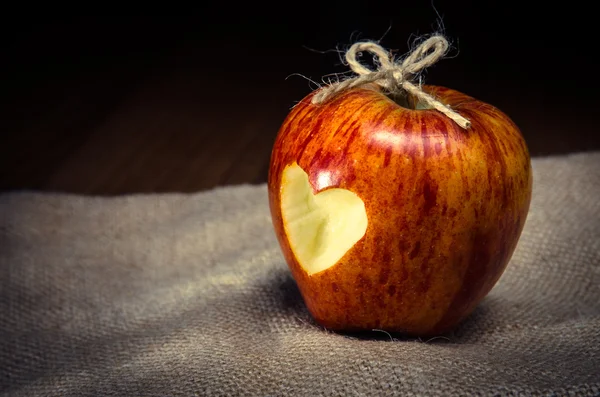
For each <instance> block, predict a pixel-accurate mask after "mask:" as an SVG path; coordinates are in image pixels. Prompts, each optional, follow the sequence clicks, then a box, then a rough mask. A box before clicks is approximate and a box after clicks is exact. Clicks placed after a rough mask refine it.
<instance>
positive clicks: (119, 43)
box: [0, 19, 600, 195]
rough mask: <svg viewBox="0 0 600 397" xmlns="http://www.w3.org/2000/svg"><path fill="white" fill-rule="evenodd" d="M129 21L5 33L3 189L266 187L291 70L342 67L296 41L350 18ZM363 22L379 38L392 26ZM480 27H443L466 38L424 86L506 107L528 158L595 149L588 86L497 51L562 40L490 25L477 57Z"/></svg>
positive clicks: (298, 89) (398, 41) (333, 39)
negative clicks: (317, 27) (321, 25)
mask: <svg viewBox="0 0 600 397" xmlns="http://www.w3.org/2000/svg"><path fill="white" fill-rule="evenodd" d="M182 21H183V22H182ZM134 22H135V23H133V24H132V23H131V21H128V20H118V21H111V23H105V22H103V21H102V20H101V19H93V20H91V21H86V20H81V19H75V20H71V21H68V22H63V23H61V24H48V23H46V24H29V25H26V27H24V28H22V30H21V31H17V32H13V35H12V36H10V37H8V38H6V39H5V40H8V41H7V42H8V44H9V47H10V48H9V51H8V54H9V55H8V56H10V57H11V60H10V61H9V62H5V67H6V68H7V69H6V70H5V72H4V76H5V77H4V82H5V84H4V90H3V103H4V105H3V111H2V119H1V120H0V127H1V130H2V136H1V138H0V139H1V141H0V150H1V153H0V189H1V190H3V191H7V190H21V189H28V190H40V191H62V192H71V193H84V194H100V195H113V194H128V193H150V192H173V191H177V192H196V191H202V190H206V189H210V188H213V187H215V186H221V185H231V184H240V183H262V182H264V181H266V176H267V170H268V161H269V156H270V150H271V145H272V143H273V140H274V139H275V136H276V133H277V130H278V128H279V125H280V123H281V122H282V121H283V118H284V117H285V115H286V114H287V112H288V110H289V109H290V107H291V106H292V105H293V104H294V102H295V101H297V100H299V99H301V98H302V97H303V96H304V95H306V94H307V93H308V92H309V90H310V89H311V87H314V85H310V84H309V83H308V82H307V80H305V79H303V78H301V77H298V76H290V75H291V74H293V73H302V74H304V75H306V76H309V77H311V78H313V79H315V80H318V79H319V77H320V76H322V75H324V74H326V73H328V72H340V71H344V70H345V69H344V66H343V65H341V64H340V62H339V58H338V55H337V54H335V53H331V52H329V53H319V52H316V51H309V50H308V49H306V48H305V47H303V45H308V46H313V45H314V46H321V47H320V48H319V49H327V48H332V47H334V46H335V45H336V43H339V42H340V41H342V40H345V41H346V42H350V34H351V32H352V23H350V22H348V24H347V25H344V26H339V27H338V29H337V31H336V32H337V33H331V34H329V35H327V34H324V35H318V34H317V33H318V32H314V31H312V30H311V32H312V33H310V32H309V31H308V30H307V29H304V30H303V29H302V25H301V24H299V23H298V24H293V23H289V21H287V22H286V21H283V22H279V23H276V24H273V25H268V22H267V21H259V22H255V23H253V24H247V25H245V26H242V28H243V29H242V28H240V26H239V24H237V25H236V24H235V23H234V22H230V23H231V25H219V26H216V27H215V26H205V27H204V28H202V29H200V30H199V29H198V28H197V25H196V24H195V23H192V22H191V21H190V19H182V20H177V19H172V20H168V21H164V20H159V19H152V20H142V21H140V20H136V21H134ZM265 24H267V25H265ZM290 24H291V25H290ZM234 25H235V26H236V27H237V28H239V30H237V31H233V30H232V29H233V28H232V26H234ZM265 26H266V27H265ZM373 26H376V28H375V29H373ZM361 28H363V29H364V30H365V31H369V29H371V32H375V33H372V34H381V33H382V32H383V33H385V30H386V29H387V26H385V27H382V26H380V25H377V24H375V23H373V24H372V25H369V26H365V25H361ZM413 28H414V26H406V27H403V28H402V29H400V28H397V29H396V31H393V33H391V34H390V33H388V35H387V36H386V38H385V40H384V42H383V44H384V45H388V46H396V47H397V48H398V49H400V50H401V52H404V51H406V50H407V46H406V39H405V38H406V37H408V33H409V32H412V31H414V30H415V29H413ZM261 29H262V30H261ZM478 29H479V30H478ZM481 29H483V28H481V27H473V28H472V31H461V30H460V29H455V30H454V31H453V32H449V33H455V34H456V35H457V36H460V37H464V38H463V39H462V43H461V45H460V50H461V51H460V53H459V54H458V55H457V56H456V57H455V58H452V59H446V60H443V61H441V62H440V63H439V65H436V66H435V68H432V70H431V71H430V72H428V73H427V75H426V76H425V77H426V79H427V82H429V83H433V84H443V85H447V86H451V87H453V88H457V89H460V90H463V91H465V92H466V93H468V94H471V95H473V96H476V97H479V98H480V99H483V100H486V101H488V102H491V103H493V104H494V105H496V106H498V107H500V108H501V109H503V110H504V111H505V112H507V113H508V114H509V115H510V116H511V117H512V118H513V119H514V120H515V121H516V122H517V124H518V125H519V126H520V127H521V129H522V131H523V134H524V135H525V138H526V140H527V141H528V144H529V147H530V150H531V152H532V154H533V155H534V156H541V155H547V154H557V153H569V152H576V151H581V150H596V149H600V139H599V135H600V134H598V133H597V127H596V125H597V122H596V120H595V118H596V117H597V113H598V111H597V109H596V106H597V104H598V103H597V101H595V97H596V95H595V92H594V91H593V89H592V88H591V86H587V88H588V89H579V88H576V87H574V86H573V85H572V84H569V82H565V81H562V80H561V81H557V80H554V79H553V77H556V76H557V75H556V74H555V73H556V70H548V69H547V68H543V69H542V68H539V67H538V66H537V63H536V62H534V60H530V61H527V60H526V61H525V62H524V63H522V64H520V65H519V66H511V65H513V63H511V62H512V61H511V60H510V59H506V58H505V57H504V56H503V55H502V52H503V51H504V52H506V51H515V52H516V53H517V54H521V55H522V54H525V53H528V54H529V55H530V56H532V57H533V58H535V57H536V56H540V57H541V56H542V55H543V54H546V53H548V52H551V51H561V50H562V48H552V49H549V48H548V47H541V48H540V47H535V46H534V45H533V44H534V40H531V42H527V41H526V42H525V43H523V41H522V40H520V39H519V40H520V41H519V40H517V38H516V36H515V37H513V38H510V37H508V38H505V37H504V36H501V35H499V34H498V33H496V31H494V30H493V26H492V27H491V28H489V30H488V31H487V33H485V32H483V33H480V34H482V35H485V34H487V36H486V37H487V38H488V39H490V38H493V37H495V38H497V39H498V38H500V39H498V40H497V43H499V44H498V45H499V46H500V48H499V51H495V52H492V51H489V50H485V51H484V50H481V49H480V48H478V45H479V44H480V42H476V41H475V39H474V38H475V37H476V36H477V33H478V32H482V30H481ZM501 38H505V40H504V41H503V40H501ZM469 39H471V41H469ZM511 40H512V41H511ZM555 45H557V46H559V44H555ZM502 46H503V47H502ZM528 47H529V48H528ZM11 51H12V52H11ZM519 51H521V52H519ZM576 56H579V57H580V58H577V59H575V60H571V62H576V65H575V66H578V67H579V69H578V70H579V72H586V70H587V69H589V70H592V69H593V70H595V68H596V66H597V65H595V64H594V63H593V62H595V61H591V59H592V58H586V57H584V58H581V54H579V55H576ZM572 66H573V65H572ZM559 75H560V73H559ZM562 76H565V74H564V73H563V74H562ZM288 77H289V78H288ZM559 80H560V79H559ZM590 91H591V92H590Z"/></svg>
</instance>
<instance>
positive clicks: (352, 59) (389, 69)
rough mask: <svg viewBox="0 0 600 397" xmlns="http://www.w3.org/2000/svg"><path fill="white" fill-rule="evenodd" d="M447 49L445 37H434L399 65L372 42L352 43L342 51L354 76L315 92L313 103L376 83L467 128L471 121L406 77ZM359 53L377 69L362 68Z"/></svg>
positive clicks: (432, 61) (430, 63) (386, 52)
mask: <svg viewBox="0 0 600 397" xmlns="http://www.w3.org/2000/svg"><path fill="white" fill-rule="evenodd" d="M447 50H448V41H447V40H446V38H445V37H443V36H440V35H435V36H432V37H430V38H429V39H427V40H425V41H424V42H423V43H421V45H419V46H418V47H417V48H416V49H415V50H414V51H413V52H411V53H410V54H409V55H408V56H407V57H406V58H405V59H404V60H403V61H402V62H399V61H398V62H394V60H393V58H392V56H391V55H390V54H389V53H388V51H386V50H385V49H384V48H383V47H381V46H380V45H379V44H376V43H373V42H360V43H355V44H353V45H352V47H350V49H349V50H348V51H347V52H346V61H347V62H348V65H349V66H350V68H351V69H352V71H353V72H355V73H356V74H358V76H357V77H354V78H351V79H347V80H343V81H340V82H337V83H333V84H330V85H329V86H327V87H324V88H322V89H321V90H320V91H319V92H317V93H316V94H315V95H314V96H313V98H312V103H313V104H321V103H323V102H325V101H327V100H328V99H330V98H332V97H334V96H335V95H337V94H338V93H340V92H342V91H345V90H348V89H350V88H354V87H358V86H361V85H364V84H369V83H376V84H378V85H379V86H381V87H383V88H385V89H387V90H388V91H390V92H392V93H393V92H395V91H397V90H398V89H402V90H404V91H405V92H408V93H409V94H411V95H413V96H414V97H416V98H418V99H419V100H420V101H421V102H422V103H425V104H427V105H428V106H429V107H430V108H432V109H435V110H437V111H439V112H441V113H443V114H444V115H446V116H447V117H449V118H450V119H452V120H453V121H454V122H456V124H458V125H459V126H461V127H462V128H464V129H467V128H469V127H470V126H471V122H470V121H469V120H468V119H466V118H465V117H463V116H461V115H460V114H459V113H458V112H456V111H454V110H452V109H451V108H450V107H449V106H447V105H445V104H443V103H442V102H440V101H438V100H437V99H435V98H434V97H433V96H431V95H429V94H427V93H426V92H424V91H423V90H422V89H421V87H420V86H417V85H415V84H413V83H412V82H411V81H409V78H410V77H412V76H414V75H416V74H417V73H419V72H420V71H422V70H423V69H425V68H427V67H428V66H431V65H433V64H434V63H436V62H437V61H438V60H439V59H440V58H441V57H443V56H444V54H445V53H446V51H447ZM362 51H367V52H370V53H372V54H374V55H376V56H377V59H378V60H379V65H380V66H379V69H378V70H371V69H369V68H367V67H365V66H364V65H362V64H361V63H360V62H359V61H358V60H357V59H356V58H357V54H358V53H359V52H362Z"/></svg>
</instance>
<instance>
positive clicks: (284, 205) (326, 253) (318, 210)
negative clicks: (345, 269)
mask: <svg viewBox="0 0 600 397" xmlns="http://www.w3.org/2000/svg"><path fill="white" fill-rule="evenodd" d="M282 178H283V179H282V181H281V191H280V192H281V193H280V194H281V214H282V218H283V226H284V228H285V233H286V235H287V236H288V239H289V243H290V246H291V249H292V252H293V253H294V255H295V256H296V260H297V261H298V263H299V264H300V266H301V267H302V268H303V269H304V270H305V271H306V272H307V273H308V275H312V274H315V273H318V272H321V271H323V270H326V269H328V268H330V267H331V266H333V265H335V264H336V263H337V262H338V261H339V260H340V259H341V258H342V257H343V256H344V255H345V254H346V252H348V251H349V250H350V248H352V247H353V246H354V245H355V244H356V243H357V242H358V241H359V240H360V239H361V238H362V237H363V236H364V235H365V233H366V231H367V224H368V219H367V211H366V209H365V204H364V202H363V201H362V200H361V199H360V197H358V196H357V195H356V194H355V193H353V192H351V191H349V190H345V189H341V188H330V189H326V190H323V191H321V192H319V193H317V194H314V193H313V189H312V187H311V185H310V182H309V180H308V175H307V174H306V172H305V171H304V170H303V169H302V168H301V167H300V166H299V165H298V164H297V163H296V162H294V163H292V164H290V165H288V166H287V167H286V168H285V170H284V171H283V175H282Z"/></svg>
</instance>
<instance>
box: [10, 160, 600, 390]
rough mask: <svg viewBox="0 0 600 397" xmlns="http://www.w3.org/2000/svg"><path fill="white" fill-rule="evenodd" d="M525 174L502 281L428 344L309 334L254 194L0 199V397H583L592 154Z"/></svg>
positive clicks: (593, 225)
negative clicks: (520, 216) (527, 195)
mask: <svg viewBox="0 0 600 397" xmlns="http://www.w3.org/2000/svg"><path fill="white" fill-rule="evenodd" d="M533 167H534V178H535V179H534V195H533V201H532V205H531V209H530V213H529V217H528V220H527V224H526V226H525V230H524V232H523V235H522V238H521V240H520V242H519V245H518V247H517V250H516V252H515V254H514V255H513V258H512V260H511V263H510V264H509V266H508V268H507V271H506V272H505V273H504V275H503V277H502V278H501V280H500V282H499V283H498V284H497V285H496V287H495V288H494V289H493V290H492V292H491V293H490V294H489V295H488V297H487V298H486V299H485V300H484V301H483V302H482V303H481V304H480V306H479V307H478V309H477V310H476V311H475V313H474V314H473V315H472V316H471V317H470V318H469V319H468V320H467V321H466V322H464V323H463V324H462V325H461V326H460V327H459V328H458V329H457V330H456V331H455V332H454V333H453V334H451V335H446V337H444V338H436V339H434V340H414V339H403V338H401V337H399V336H398V335H386V334H385V333H383V332H377V331H374V332H372V333H369V334H366V335H341V334H336V333H332V332H327V331H324V330H323V329H321V328H320V327H318V326H316V325H315V324H314V322H313V321H312V319H311V317H310V315H309V314H308V312H307V311H306V309H305V307H304V304H303V302H302V299H301V297H300V295H299V292H298V289H297V287H296V285H295V283H294V281H293V280H292V279H291V277H290V274H289V272H288V269H287V266H286V264H285V263H284V260H283V256H282V254H281V252H280V249H279V246H278V245H277V242H276V239H275V236H274V233H273V229H272V224H271V220H270V216H269V209H268V202H267V191H266V187H265V186H264V185H260V186H236V187H227V188H219V189H216V190H213V191H209V192H203V193H198V194H191V195H184V194H166V195H139V196H125V197H103V198H102V197H80V196H74V195H58V194H40V193H29V192H20V193H17V192H13V193H5V194H3V195H0V250H1V251H0V319H1V321H0V395H2V396H36V395H48V396H50V395H51V396H106V395H111V396H191V395H200V396H386V395H399V396H413V395H415V396H423V395H427V396H449V395H473V394H477V393H479V394H478V395H484V396H487V395H490V396H491V395H553V396H554V395H582V396H598V395H600V303H599V302H600V153H598V152H597V153H588V154H575V155H569V156H561V157H548V158H536V159H534V160H533Z"/></svg>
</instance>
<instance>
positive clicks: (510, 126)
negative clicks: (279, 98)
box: [268, 86, 532, 336]
mask: <svg viewBox="0 0 600 397" xmlns="http://www.w3.org/2000/svg"><path fill="white" fill-rule="evenodd" d="M422 88H423V90H424V91H425V92H427V93H429V94H431V95H433V96H434V97H436V98H437V99H439V100H441V101H442V102H443V103H446V104H448V105H450V106H451V107H452V108H453V109H455V110H456V111H458V112H459V113H460V114H461V115H463V116H464V117H466V118H468V119H469V120H470V122H471V127H470V128H469V129H466V130H465V129H462V128H461V127H460V126H458V125H457V124H456V123H454V122H453V121H452V120H450V119H449V118H448V117H446V116H445V115H443V114H441V113H439V112H438V111H435V110H430V109H426V110H414V109H408V108H404V107H401V106H399V105H397V104H396V103H395V102H394V101H393V100H391V99H389V98H388V97H387V96H386V95H384V94H383V93H381V92H380V91H379V90H378V89H377V88H376V87H375V86H369V87H361V88H354V89H351V90H348V91H346V92H343V93H341V94H339V95H338V96H336V97H334V98H332V99H330V100H329V101H327V102H325V103H324V104H321V105H314V104H311V102H310V101H311V97H312V95H314V93H315V92H313V93H311V94H309V95H308V96H307V97H306V98H304V99H303V100H302V101H301V102H300V103H299V104H298V105H297V106H296V107H294V108H293V109H292V111H291V112H290V113H289V115H288V116H287V118H286V119H285V120H284V122H283V124H282V126H281V129H280V130H279V133H278V136H277V138H276V140H275V143H274V146H273V150H272V155H271V163H270V169H269V176H268V194H269V205H270V210H271V215H272V221H273V225H274V228H275V233H276V236H277V239H278V241H279V244H280V246H281V249H282V252H283V255H284V257H285V260H286V262H287V264H288V266H289V268H290V270H291V273H292V276H293V278H294V279H295V281H296V283H297V285H298V288H299V290H300V292H301V294H302V297H303V299H304V302H305V304H306V306H307V308H308V310H309V312H310V313H311V315H312V316H313V318H314V319H315V320H316V321H317V323H319V324H320V325H322V326H323V327H325V328H327V329H329V330H332V331H342V332H354V331H364V330H372V329H382V330H386V331H390V332H400V333H403V334H406V335H413V336H433V335H440V334H444V333H446V332H449V331H451V330H452V329H453V328H455V327H456V326H457V325H458V324H459V323H460V322H461V321H463V320H464V319H465V318H466V317H467V316H469V314H470V313H472V312H473V310H474V309H475V307H476V306H477V305H478V304H479V303H480V302H481V300H482V299H483V298H484V297H485V296H486V295H487V294H488V293H489V291H490V290H491V289H492V287H493V286H494V285H495V284H496V282H497V281H498V280H499V278H500V277H501V275H502V273H503V272H504V270H505V268H506V266H507V264H508V262H509V260H510V258H511V256H512V254H513V251H514V250H515V247H516V245H517V242H518V240H519V238H520V235H521V232H522V229H523V226H524V224H525V221H526V217H527V214H528V211H529V205H530V201H531V193H532V171H531V161H530V155H529V151H528V149H527V146H526V143H525V141H524V139H523V137H522V135H521V132H520V131H519V129H518V127H517V126H516V125H515V124H514V123H513V122H512V121H511V120H510V118H509V117H508V116H507V115H506V114H504V113H503V112H502V111H500V110H499V109H497V108H495V107H494V106H491V105H489V104H487V103H484V102H482V101H479V100H476V99H474V98H472V97H470V96H468V95H465V94H462V93H460V92H457V91H455V90H451V89H448V88H444V87H438V86H423V87H422ZM294 161H295V162H297V163H298V164H299V165H300V166H301V167H302V168H303V169H304V171H305V172H306V173H307V174H308V177H309V182H310V184H311V187H312V188H313V190H314V193H315V194H316V193H318V192H320V191H323V190H324V189H328V188H334V187H335V188H343V189H348V190H350V191H352V192H354V193H356V194H357V195H358V196H359V197H360V198H361V199H362V200H363V201H364V204H365V208H366V211H367V215H368V220H369V223H368V226H367V230H366V233H365V235H364V236H363V237H362V239H361V240H359V241H358V242H357V243H356V244H355V245H354V246H353V247H352V248H351V249H350V250H349V251H347V252H346V254H345V255H344V256H343V257H342V259H340V260H339V261H338V262H337V263H336V264H335V265H333V266H331V267H330V268H328V269H326V270H324V271H321V272H319V273H316V274H313V275H311V276H309V275H308V274H307V272H306V271H305V270H304V269H303V268H302V267H301V266H300V264H299V263H298V261H297V260H296V258H295V256H294V254H293V252H292V250H291V248H290V244H289V241H288V238H287V237H286V234H285V229H284V225H283V220H282V213H281V203H280V191H281V188H282V186H281V181H282V172H283V170H284V168H285V167H286V166H287V165H289V164H291V163H293V162H294Z"/></svg>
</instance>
